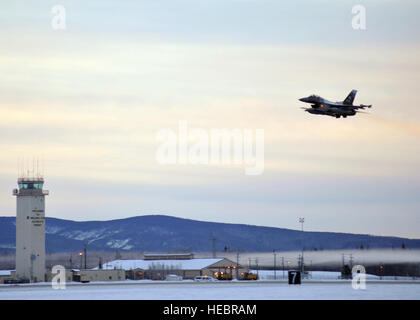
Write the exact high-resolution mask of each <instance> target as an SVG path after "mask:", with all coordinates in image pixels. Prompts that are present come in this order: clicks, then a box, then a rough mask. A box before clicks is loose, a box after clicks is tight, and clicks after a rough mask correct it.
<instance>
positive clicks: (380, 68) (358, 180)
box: [0, 0, 420, 238]
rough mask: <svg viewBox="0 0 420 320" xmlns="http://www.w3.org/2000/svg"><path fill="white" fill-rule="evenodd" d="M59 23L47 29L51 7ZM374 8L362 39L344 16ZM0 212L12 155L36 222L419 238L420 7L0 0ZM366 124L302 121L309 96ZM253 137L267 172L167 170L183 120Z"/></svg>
mask: <svg viewBox="0 0 420 320" xmlns="http://www.w3.org/2000/svg"><path fill="white" fill-rule="evenodd" d="M57 4H58V5H62V6H63V7H64V8H65V10H66V11H65V12H66V29H64V30H54V29H53V28H52V26H51V21H52V19H53V17H54V14H53V13H52V12H51V9H52V7H54V6H55V5H57ZM358 4H361V5H363V6H364V7H365V8H366V30H354V29H353V28H352V19H353V17H354V15H353V14H352V7H353V6H354V5H358ZM0 39H1V41H0V71H1V77H0V152H1V156H0V216H14V215H15V210H16V209H15V206H16V204H15V201H16V200H15V198H14V197H13V196H12V189H13V188H16V180H17V176H18V162H19V161H20V160H19V159H31V160H30V161H32V159H33V158H34V157H35V158H38V159H40V161H42V163H43V167H44V170H43V173H44V176H45V180H46V184H45V188H46V189H49V190H50V196H48V198H47V204H46V215H47V216H50V217H56V218H63V219H71V220H109V219H119V218H125V217H131V216H137V215H145V214H166V215H173V216H177V217H182V218H189V219H197V220H204V221H215V222H227V223H245V224H253V225H264V226H272V227H284V228H292V229H298V228H300V225H299V222H298V217H305V229H306V230H312V231H334V232H350V233H369V234H374V235H392V236H404V237H410V238H420V102H419V97H420V50H419V49H420V43H419V39H420V2H418V1H396V0H395V1H391V0H389V1H379V0H376V1H365V0H363V1H324V0H313V1H309V0H303V1H287V2H286V1H284V2H283V1H277V0H259V1H257V0H223V1H222V0H212V1H203V0H165V1H163V0H147V1H146V0H140V1H70V0H62V1H60V2H55V1H9V2H2V3H1V4H0ZM352 89H356V90H358V94H357V96H356V99H355V103H356V104H360V103H363V104H372V105H373V107H372V109H370V110H369V111H368V112H369V114H358V115H356V116H355V117H348V118H346V119H335V118H333V117H327V116H317V115H310V114H308V113H305V112H303V110H301V109H300V107H303V106H304V104H303V103H301V102H300V101H299V100H298V99H299V98H302V97H304V96H308V95H310V94H319V95H321V96H323V97H324V98H326V99H329V100H332V101H338V100H343V99H344V98H345V97H346V96H347V95H348V93H349V92H350V91H351V90H352ZM182 120H185V121H187V122H188V125H189V126H190V127H198V128H204V129H206V130H209V129H211V128H226V129H253V130H256V129H263V130H264V133H265V144H264V147H265V170H264V173H263V174H261V175H256V176H248V175H245V174H244V167H245V166H244V165H232V166H226V165H211V166H210V165H200V164H197V165H193V164H186V165H181V164H174V165H165V166H163V165H160V164H159V163H157V161H156V158H155V154H156V149H157V148H158V142H157V141H156V134H157V132H158V131H159V130H160V129H162V128H172V129H173V130H177V128H178V123H179V121H182Z"/></svg>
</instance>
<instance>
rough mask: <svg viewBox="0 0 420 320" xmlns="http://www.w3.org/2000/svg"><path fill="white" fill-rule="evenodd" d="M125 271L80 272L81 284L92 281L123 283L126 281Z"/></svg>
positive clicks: (99, 270)
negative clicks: (122, 281)
mask: <svg viewBox="0 0 420 320" xmlns="http://www.w3.org/2000/svg"><path fill="white" fill-rule="evenodd" d="M125 279H126V276H125V271H124V270H121V269H114V270H101V269H97V270H80V282H90V281H121V280H125Z"/></svg>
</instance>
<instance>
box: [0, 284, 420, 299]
mask: <svg viewBox="0 0 420 320" xmlns="http://www.w3.org/2000/svg"><path fill="white" fill-rule="evenodd" d="M7 299H47V300H56V299H82V300H83V299H112V300H114V299H130V300H132V299H138V300H144V299H150V300H197V299H199V300H202V299H204V300H206V299H207V300H270V299H345V300H346V299H375V300H377V299H415V300H419V299H420V283H414V282H413V283H409V282H407V283H377V282H375V283H369V282H367V284H366V289H365V290H362V289H359V290H355V289H353V288H352V286H351V282H348V281H343V282H342V283H337V282H334V283H332V282H330V283H328V282H326V283H310V282H307V283H303V284H302V285H295V286H289V285H288V284H287V283H285V282H264V281H253V282H238V281H236V282H218V283H195V282H182V283H179V282H178V283H176V282H173V283H168V282H166V283H165V282H152V281H147V282H132V283H126V284H123V283H107V284H95V283H89V284H77V285H68V286H67V287H66V289H64V290H54V289H52V288H51V287H50V286H46V285H45V286H41V285H40V286H25V285H23V286H0V300H7Z"/></svg>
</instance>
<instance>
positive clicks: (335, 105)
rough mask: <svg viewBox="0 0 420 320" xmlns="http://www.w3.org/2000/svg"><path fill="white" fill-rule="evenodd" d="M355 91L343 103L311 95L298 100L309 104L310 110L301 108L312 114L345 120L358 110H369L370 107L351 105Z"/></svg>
mask: <svg viewBox="0 0 420 320" xmlns="http://www.w3.org/2000/svg"><path fill="white" fill-rule="evenodd" d="M356 93H357V90H352V91H351V92H350V93H349V95H348V96H347V98H345V99H344V101H342V102H341V101H338V102H332V101H328V100H326V99H324V98H322V97H320V96H316V95H311V96H309V97H307V98H302V99H299V100H300V101H302V102H306V103H310V104H311V108H302V109H304V110H305V111H307V112H309V113H312V114H323V115H327V116H332V117H336V118H340V117H343V118H346V117H347V116H354V115H355V114H356V113H357V112H361V111H358V110H359V109H364V108H370V107H372V105H364V104H361V105H359V106H357V105H353V101H354V98H355V97H356Z"/></svg>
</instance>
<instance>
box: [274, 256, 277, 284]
mask: <svg viewBox="0 0 420 320" xmlns="http://www.w3.org/2000/svg"><path fill="white" fill-rule="evenodd" d="M273 255H274V280H277V275H276V250H273Z"/></svg>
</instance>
